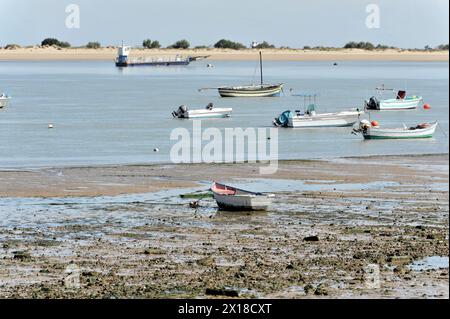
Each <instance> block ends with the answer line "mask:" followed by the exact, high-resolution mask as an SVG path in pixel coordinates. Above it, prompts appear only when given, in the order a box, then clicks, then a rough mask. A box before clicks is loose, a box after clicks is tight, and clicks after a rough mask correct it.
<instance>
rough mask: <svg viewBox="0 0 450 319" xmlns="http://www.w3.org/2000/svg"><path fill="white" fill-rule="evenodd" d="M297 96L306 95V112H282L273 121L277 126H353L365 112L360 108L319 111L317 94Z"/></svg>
mask: <svg viewBox="0 0 450 319" xmlns="http://www.w3.org/2000/svg"><path fill="white" fill-rule="evenodd" d="M296 96H303V97H304V99H305V105H306V104H308V106H307V107H306V110H305V111H304V112H302V111H300V110H296V111H295V112H292V111H285V112H283V113H281V115H280V116H279V117H278V118H276V119H275V120H274V121H273V123H274V125H275V126H278V127H290V128H312V127H344V126H353V125H354V124H355V123H357V122H358V121H359V118H360V117H361V115H363V114H364V112H363V111H360V110H358V109H355V110H349V111H343V112H334V113H317V112H316V98H317V95H316V94H314V95H296ZM306 101H308V102H306ZM312 101H314V102H312Z"/></svg>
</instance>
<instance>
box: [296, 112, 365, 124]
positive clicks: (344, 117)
mask: <svg viewBox="0 0 450 319" xmlns="http://www.w3.org/2000/svg"><path fill="white" fill-rule="evenodd" d="M362 114H363V113H362V112H341V113H328V114H318V115H302V116H294V117H292V118H290V119H289V121H288V127H291V128H310V127H347V126H353V125H354V124H355V123H357V122H358V121H359V117H360V116H361V115H362Z"/></svg>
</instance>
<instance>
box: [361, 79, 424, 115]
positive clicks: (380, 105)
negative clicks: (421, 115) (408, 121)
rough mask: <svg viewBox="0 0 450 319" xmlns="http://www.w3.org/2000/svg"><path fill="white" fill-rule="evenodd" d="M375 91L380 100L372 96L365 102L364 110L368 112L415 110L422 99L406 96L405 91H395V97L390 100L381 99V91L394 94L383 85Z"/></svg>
mask: <svg viewBox="0 0 450 319" xmlns="http://www.w3.org/2000/svg"><path fill="white" fill-rule="evenodd" d="M377 91H378V92H380V98H377V97H375V96H372V97H371V98H370V100H368V101H366V102H365V106H366V109H369V110H379V111H383V110H409V109H415V108H417V107H418V106H419V104H420V103H421V102H423V98H422V97H421V96H407V95H406V91H403V90H401V91H397V95H396V97H395V98H392V99H383V98H382V97H381V92H383V91H392V92H395V90H394V89H386V88H385V87H384V85H383V86H382V87H380V88H377Z"/></svg>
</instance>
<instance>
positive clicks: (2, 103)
mask: <svg viewBox="0 0 450 319" xmlns="http://www.w3.org/2000/svg"><path fill="white" fill-rule="evenodd" d="M9 100H11V97H10V96H8V95H6V94H5V93H2V95H0V109H2V108H4V107H7V106H8V103H9Z"/></svg>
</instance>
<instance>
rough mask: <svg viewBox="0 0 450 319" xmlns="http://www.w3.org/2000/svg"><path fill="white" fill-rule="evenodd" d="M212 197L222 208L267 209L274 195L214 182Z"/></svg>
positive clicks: (242, 209)
mask: <svg viewBox="0 0 450 319" xmlns="http://www.w3.org/2000/svg"><path fill="white" fill-rule="evenodd" d="M211 191H212V192H213V194H214V199H215V200H216V202H217V205H218V206H219V208H220V209H223V210H241V211H249V210H267V209H268V208H269V207H270V205H271V204H272V199H273V197H274V195H267V194H263V193H255V192H250V191H246V190H243V189H239V188H235V187H231V186H227V185H224V184H220V183H216V182H214V183H213V185H212V186H211Z"/></svg>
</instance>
